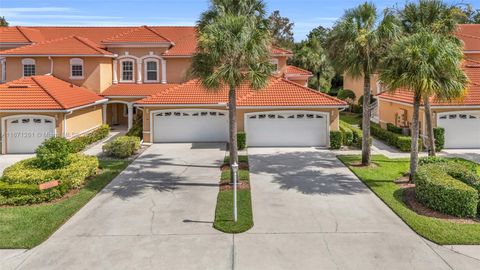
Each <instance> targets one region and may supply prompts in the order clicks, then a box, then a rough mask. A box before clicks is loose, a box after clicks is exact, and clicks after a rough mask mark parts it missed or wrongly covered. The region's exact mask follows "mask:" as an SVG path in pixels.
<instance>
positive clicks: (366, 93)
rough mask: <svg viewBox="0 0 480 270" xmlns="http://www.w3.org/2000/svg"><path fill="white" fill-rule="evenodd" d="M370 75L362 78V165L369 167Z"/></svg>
mask: <svg viewBox="0 0 480 270" xmlns="http://www.w3.org/2000/svg"><path fill="white" fill-rule="evenodd" d="M370 94H371V93H370V74H365V75H364V76H363V111H362V112H363V119H362V129H363V130H362V133H363V137H362V165H363V166H368V165H370V152H371V149H370V115H371V112H370Z"/></svg>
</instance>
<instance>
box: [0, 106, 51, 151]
mask: <svg viewBox="0 0 480 270" xmlns="http://www.w3.org/2000/svg"><path fill="white" fill-rule="evenodd" d="M23 117H35V118H44V119H48V120H51V121H52V123H53V134H54V136H55V137H56V136H57V120H56V119H55V117H53V116H49V115H40V114H16V115H9V116H4V117H2V118H0V121H1V124H0V125H1V127H2V132H1V134H2V154H7V149H6V145H5V141H6V138H7V136H5V122H6V120H8V119H12V118H23Z"/></svg>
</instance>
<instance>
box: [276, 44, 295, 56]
mask: <svg viewBox="0 0 480 270" xmlns="http://www.w3.org/2000/svg"><path fill="white" fill-rule="evenodd" d="M272 54H275V55H292V54H293V52H292V51H289V50H286V49H282V48H280V47H276V46H273V47H272Z"/></svg>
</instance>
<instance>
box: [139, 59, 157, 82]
mask: <svg viewBox="0 0 480 270" xmlns="http://www.w3.org/2000/svg"><path fill="white" fill-rule="evenodd" d="M142 61H143V63H144V64H143V72H144V75H145V77H144V79H143V81H144V82H146V83H158V82H160V70H159V69H160V61H161V59H158V58H156V57H151V56H149V57H146V58H144V59H142ZM148 62H154V63H155V64H156V65H157V66H156V73H157V79H156V80H149V79H148V65H147V64H148Z"/></svg>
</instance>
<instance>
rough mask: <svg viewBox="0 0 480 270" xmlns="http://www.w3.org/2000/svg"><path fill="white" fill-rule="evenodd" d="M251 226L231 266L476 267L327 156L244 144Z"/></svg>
mask: <svg viewBox="0 0 480 270" xmlns="http://www.w3.org/2000/svg"><path fill="white" fill-rule="evenodd" d="M249 156H250V163H251V172H252V174H251V185H252V201H253V213H254V222H255V226H254V227H253V228H252V230H250V231H248V232H247V233H245V234H241V235H236V236H235V264H236V265H237V266H238V267H237V268H238V269H462V270H464V269H480V261H478V260H475V259H473V258H470V257H468V256H463V255H460V254H458V253H455V252H452V251H450V250H447V249H446V248H443V247H439V246H437V245H435V244H433V243H429V242H427V241H426V240H424V239H423V238H421V237H419V236H418V235H417V234H415V233H414V232H413V231H412V230H410V228H409V227H408V226H406V225H405V224H404V223H403V222H402V221H401V220H400V219H399V218H398V217H397V216H396V215H395V214H394V213H393V212H392V211H391V210H390V209H389V208H388V207H387V206H386V205H385V204H384V203H383V202H381V201H380V200H379V199H378V198H377V197H376V196H375V195H374V194H373V193H372V192H371V191H370V190H369V189H368V188H367V187H366V186H365V185H363V183H361V182H360V181H359V180H358V179H357V178H356V177H355V176H354V175H353V174H352V173H351V172H350V170H348V169H347V168H346V167H345V166H344V165H343V164H342V163H341V162H340V161H338V160H337V159H336V158H335V156H334V154H333V153H332V152H330V151H328V150H315V149H311V148H308V149H306V148H303V149H302V148H300V149H295V148H284V149H274V148H254V149H249Z"/></svg>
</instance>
